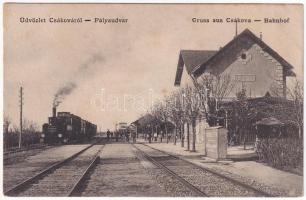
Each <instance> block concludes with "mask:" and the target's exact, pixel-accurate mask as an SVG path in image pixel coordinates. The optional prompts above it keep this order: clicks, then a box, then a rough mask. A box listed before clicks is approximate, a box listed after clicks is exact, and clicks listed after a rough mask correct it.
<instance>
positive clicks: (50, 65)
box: [4, 4, 303, 130]
mask: <svg viewBox="0 0 306 200" xmlns="http://www.w3.org/2000/svg"><path fill="white" fill-rule="evenodd" d="M21 17H28V18H32V17H36V18H38V17H40V18H46V20H47V21H48V18H49V17H54V18H58V17H62V18H71V17H74V18H78V17H83V18H86V19H94V18H95V17H97V18H117V17H118V18H126V19H128V23H125V24H103V23H94V22H93V21H92V22H86V23H81V24H74V23H57V24H55V23H49V22H47V23H20V18H21ZM227 17H231V18H235V17H239V18H250V19H252V20H253V19H263V18H265V17H274V18H279V17H283V18H288V17H289V18H290V20H289V23H286V24H266V23H262V22H257V23H255V22H253V23H239V24H238V33H240V32H242V31H243V30H244V29H245V28H248V29H250V30H251V31H252V32H253V33H254V34H255V35H257V36H259V33H260V32H262V35H263V40H264V42H266V43H267V44H268V45H269V46H270V47H272V48H273V49H274V50H275V51H276V52H278V53H279V54H280V55H281V56H282V57H283V58H285V59H286V60H287V61H288V62H289V63H291V64H292V65H293V66H294V71H295V72H296V74H297V76H298V78H299V79H303V7H302V6H301V5H271V4H258V5H255V4H249V5H217V4H209V5H208V4H197V5H191V4H173V5H170V4H166V5H160V4H147V5H144V4H116V5H115V4H5V5H4V116H8V117H9V118H10V119H11V120H12V122H13V123H14V124H18V120H19V99H18V98H19V97H18V96H19V93H18V92H19V88H20V86H22V87H23V88H24V106H23V116H24V118H26V119H28V120H31V121H34V122H36V123H37V124H38V125H39V126H41V125H42V124H43V123H45V122H47V120H48V117H49V116H50V115H51V113H52V106H53V103H54V97H55V95H56V94H59V93H61V92H63V90H64V91H65V92H67V91H66V90H65V89H67V88H69V89H68V93H69V94H68V95H66V96H64V98H63V97H61V98H60V101H61V103H60V104H59V105H58V107H57V111H67V112H71V113H74V114H76V115H79V116H80V117H82V118H83V119H86V120H88V121H91V122H93V123H95V124H97V125H98V127H99V129H101V130H106V129H113V128H114V126H115V123H117V122H120V121H124V122H128V123H130V122H132V121H134V120H136V119H137V118H138V117H140V116H141V115H143V114H145V113H146V110H148V108H149V107H150V106H151V105H152V104H153V103H154V102H155V101H158V100H159V99H161V98H163V96H165V95H167V94H170V93H171V92H172V91H174V90H175V89H176V88H175V87H174V78H175V72H176V67H177V62H178V56H179V52H180V50H181V49H192V50H217V49H219V48H220V47H221V46H224V45H225V44H226V43H227V42H229V41H230V40H231V39H233V37H234V35H235V23H226V22H225V21H223V23H211V22H210V23H193V22H192V18H209V19H210V20H212V19H213V18H222V19H223V20H225V19H226V18H227Z"/></svg>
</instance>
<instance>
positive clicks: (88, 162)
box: [4, 142, 105, 196]
mask: <svg viewBox="0 0 306 200" xmlns="http://www.w3.org/2000/svg"><path fill="white" fill-rule="evenodd" d="M98 144H99V143H98V142H97V143H94V144H91V145H89V146H87V147H86V148H84V149H82V150H81V151H79V152H77V153H75V154H73V155H72V156H70V157H69V158H67V159H65V160H63V161H60V162H58V163H55V164H53V165H51V166H50V167H48V168H46V169H45V170H42V171H41V172H39V173H38V174H36V175H34V176H33V177H31V178H29V179H27V180H25V181H23V182H21V183H20V184H18V185H16V186H15V187H13V188H11V189H10V190H8V191H6V192H5V193H4V194H5V195H6V196H78V195H79V194H80V190H81V189H82V185H83V183H84V180H85V179H86V177H87V175H88V173H89V172H90V171H91V170H92V169H93V168H94V166H95V165H96V164H97V163H98V162H99V160H100V157H99V154H100V152H101V151H102V149H103V147H104V146H105V145H98Z"/></svg>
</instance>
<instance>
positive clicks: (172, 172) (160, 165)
mask: <svg viewBox="0 0 306 200" xmlns="http://www.w3.org/2000/svg"><path fill="white" fill-rule="evenodd" d="M132 145H133V146H134V147H135V148H136V149H137V150H138V151H139V152H141V153H142V154H143V156H144V157H145V158H146V159H148V160H149V161H151V162H152V163H153V164H154V165H156V166H157V167H159V168H161V169H163V170H164V171H166V172H167V173H168V174H170V175H171V176H172V177H174V178H175V179H177V180H178V181H179V182H181V183H182V184H183V185H184V186H186V187H187V188H189V189H190V190H191V191H193V192H195V193H196V194H197V195H199V196H201V197H208V195H207V194H206V193H204V192H203V191H201V190H200V189H199V188H197V187H196V186H194V185H193V184H191V183H190V182H188V181H187V180H185V179H184V178H182V177H181V176H179V175H178V174H177V173H175V172H174V171H172V170H171V169H169V168H168V167H166V166H165V165H163V164H162V163H160V162H158V161H157V160H155V159H154V158H152V157H151V156H149V155H148V154H147V153H145V152H144V151H142V150H140V149H139V148H138V147H136V146H135V145H134V144H132Z"/></svg>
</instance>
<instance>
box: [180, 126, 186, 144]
mask: <svg viewBox="0 0 306 200" xmlns="http://www.w3.org/2000/svg"><path fill="white" fill-rule="evenodd" d="M180 131H181V137H182V138H181V147H184V139H185V129H184V123H183V126H182V125H181V127H180Z"/></svg>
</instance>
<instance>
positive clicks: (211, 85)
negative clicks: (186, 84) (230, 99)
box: [196, 74, 236, 107]
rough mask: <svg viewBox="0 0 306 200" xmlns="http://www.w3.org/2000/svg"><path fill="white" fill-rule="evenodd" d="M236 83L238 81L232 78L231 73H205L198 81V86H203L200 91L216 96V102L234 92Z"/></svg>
mask: <svg viewBox="0 0 306 200" xmlns="http://www.w3.org/2000/svg"><path fill="white" fill-rule="evenodd" d="M235 84H236V82H235V81H233V80H232V78H231V76H230V75H229V74H223V75H216V76H214V75H211V74H204V75H203V76H201V78H200V81H198V82H197V84H196V86H197V87H198V88H201V90H200V91H201V92H202V93H203V94H205V93H209V94H206V95H207V96H210V97H212V98H214V99H215V100H216V102H221V101H222V100H224V98H225V97H227V96H228V95H229V94H230V93H231V92H232V90H233V88H234V86H235ZM203 89H204V90H203ZM205 90H206V91H205ZM217 104H218V103H217ZM216 107H218V105H216Z"/></svg>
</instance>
